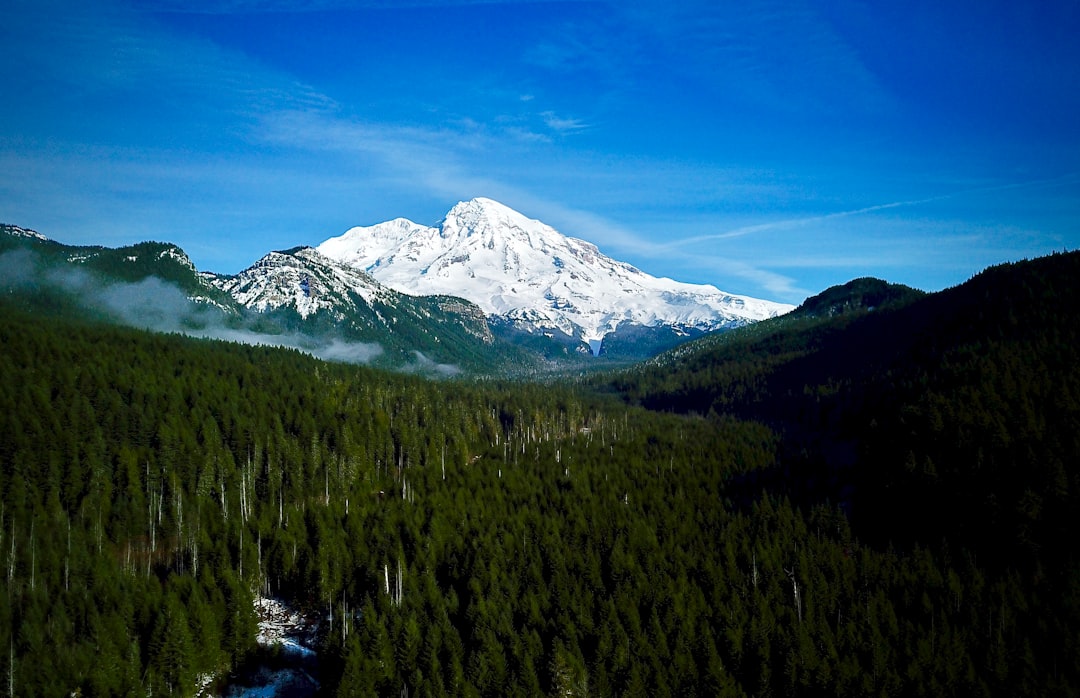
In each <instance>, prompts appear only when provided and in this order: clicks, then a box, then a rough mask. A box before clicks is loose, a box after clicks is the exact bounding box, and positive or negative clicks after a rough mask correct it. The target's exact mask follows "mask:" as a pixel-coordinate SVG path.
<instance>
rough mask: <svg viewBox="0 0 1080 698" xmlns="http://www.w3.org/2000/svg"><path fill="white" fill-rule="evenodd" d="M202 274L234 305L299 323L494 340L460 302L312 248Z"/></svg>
mask: <svg viewBox="0 0 1080 698" xmlns="http://www.w3.org/2000/svg"><path fill="white" fill-rule="evenodd" d="M202 276H203V278H205V279H207V280H208V281H209V282H210V283H211V284H213V285H214V286H215V287H217V288H219V289H221V290H222V291H224V292H226V293H227V294H229V295H230V296H232V298H233V299H234V300H235V301H236V302H237V303H238V304H240V305H242V306H244V307H245V308H248V309H250V310H254V311H256V312H259V313H267V312H274V311H280V310H285V311H292V312H295V313H296V315H298V316H299V318H300V319H301V320H303V321H306V320H309V319H326V318H328V319H330V320H331V321H332V322H333V323H339V324H346V325H350V326H351V329H352V330H354V331H359V332H361V333H365V334H366V333H367V331H369V330H371V329H374V328H378V327H382V328H385V329H386V330H387V331H396V332H400V331H401V330H402V329H403V328H405V327H406V326H409V327H412V328H418V327H422V326H424V325H425V324H426V325H427V326H428V329H430V331H431V332H432V333H434V335H435V340H434V341H436V342H437V341H438V339H437V334H438V331H439V328H440V327H441V326H444V325H446V324H447V323H450V324H454V325H457V326H460V328H462V329H464V331H465V332H467V333H468V334H469V335H471V336H472V337H473V338H474V339H478V340H480V341H481V342H484V343H490V342H491V341H492V337H491V333H490V330H489V329H488V326H487V323H486V322H485V320H484V316H483V313H482V312H480V311H479V309H478V308H476V307H475V306H473V305H471V304H469V303H466V302H463V301H462V300H461V299H460V298H457V297H446V296H433V297H429V298H416V297H413V296H409V295H406V294H403V293H399V292H398V291H395V290H393V289H391V288H388V287H387V286H385V285H383V284H381V283H379V282H378V281H376V280H375V279H373V278H372V277H371V276H370V275H369V274H367V273H366V272H364V271H361V270H359V269H356V268H355V267H351V266H349V265H346V264H342V263H340V262H336V261H334V260H332V259H329V258H327V257H325V256H324V255H322V254H320V253H319V251H318V250H316V249H315V248H312V247H296V248H293V249H291V250H284V251H280V252H271V253H269V254H267V255H265V256H264V257H263V258H262V259H260V260H259V261H257V262H256V263H255V264H253V265H252V266H250V267H248V268H247V269H245V270H243V271H242V272H240V273H239V274H236V275H234V276H222V275H218V274H213V273H209V272H204V273H203V274H202ZM315 316H321V317H320V318H316V317H315ZM443 329H444V330H445V329H446V328H445V327H443ZM416 331H419V330H416Z"/></svg>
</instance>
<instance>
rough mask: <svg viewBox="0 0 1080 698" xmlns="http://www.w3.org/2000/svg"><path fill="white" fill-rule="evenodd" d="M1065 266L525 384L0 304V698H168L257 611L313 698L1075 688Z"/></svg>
mask: <svg viewBox="0 0 1080 698" xmlns="http://www.w3.org/2000/svg"><path fill="white" fill-rule="evenodd" d="M1078 264H1080V262H1078V257H1077V256H1076V255H1057V256H1054V257H1050V258H1045V259H1041V260H1036V261H1034V262H1029V263H1022V264H1016V265H1009V266H1006V267H1000V268H995V269H991V270H988V271H987V272H985V273H984V274H982V275H980V276H979V277H977V278H975V279H973V280H972V281H971V282H969V283H968V284H965V285H963V286H960V287H957V288H955V289H951V290H949V291H946V292H943V293H940V294H930V295H925V296H923V295H922V294H918V293H916V292H912V291H910V289H908V290H904V289H897V288H893V287H888V286H879V285H878V284H876V283H869V284H867V283H860V284H856V285H855V286H853V287H851V288H849V289H846V290H845V289H837V290H832V292H831V294H830V295H829V296H828V297H827V298H825V299H824V300H822V302H820V303H816V304H815V303H808V304H807V306H805V307H804V308H803V312H802V313H801V314H800V313H799V312H798V311H797V312H796V314H794V315H793V316H792V317H789V318H778V319H777V320H773V321H769V322H768V323H761V324H759V325H755V326H751V327H748V328H744V329H742V330H739V331H736V332H734V333H727V334H725V335H721V336H719V337H707V338H704V339H702V340H700V343H698V344H691V345H687V346H686V347H682V348H680V349H677V350H675V351H676V352H678V354H677V356H673V357H666V358H663V359H662V360H658V361H656V362H654V363H651V364H649V365H643V366H640V367H637V368H635V369H633V370H631V371H628V372H623V373H620V374H617V375H614V376H608V377H604V378H602V379H600V378H590V379H589V380H587V381H584V380H583V381H578V382H575V383H547V384H530V383H501V382H496V381H485V382H465V381H442V382H431V381H426V380H423V379H420V378H417V377H412V376H406V375H400V374H391V373H385V372H381V371H377V370H375V369H370V368H363V367H355V366H347V365H342V364H328V363H324V362H321V361H318V360H316V359H314V358H312V357H310V356H307V355H304V354H301V353H299V352H297V351H290V350H283V349H274V348H267V347H251V346H244V345H238V344H227V343H222V342H214V341H209V340H197V339H192V338H188V337H182V336H179V335H153V334H148V333H144V332H140V331H137V330H132V329H124V328H118V327H114V326H109V325H105V324H101V323H97V322H95V321H93V320H88V321H82V320H79V319H77V318H75V317H72V314H59V315H58V314H52V313H46V312H43V311H42V309H41V308H35V309H33V310H26V309H25V308H24V307H21V306H19V305H17V304H14V303H12V302H11V300H10V298H5V300H4V301H3V302H0V347H2V348H0V376H2V377H3V380H2V381H0V436H2V438H0V507H2V509H0V563H2V564H0V573H2V574H3V576H4V584H5V593H4V594H2V595H0V650H2V649H4V648H6V650H7V651H6V653H4V652H2V651H0V679H3V682H2V684H3V685H2V686H0V688H3V687H6V688H7V689H8V690H9V692H11V693H12V694H14V695H20V696H34V695H58V694H64V695H66V694H70V693H73V692H77V693H79V694H81V695H85V696H89V695H128V694H135V693H138V694H139V695H144V694H150V695H192V694H193V693H194V692H195V691H196V689H197V686H199V685H202V684H203V683H204V681H207V680H210V679H211V678H212V677H213V676H224V675H225V674H226V673H227V672H228V671H229V670H230V668H231V667H235V666H237V665H238V664H239V663H240V662H242V661H244V660H245V659H246V658H249V657H251V656H252V655H253V653H255V652H256V648H255V644H254V635H255V629H254V616H253V612H252V600H253V598H254V596H255V595H257V594H268V595H274V596H278V597H280V598H283V599H286V600H288V601H290V602H291V603H293V604H295V605H297V606H301V607H304V608H306V609H307V610H308V611H309V612H310V613H312V614H313V615H316V616H318V617H320V618H321V619H322V622H321V624H320V627H321V628H322V633H321V638H322V639H321V645H320V647H319V656H320V675H319V680H320V684H321V691H322V692H323V693H324V694H326V695H389V694H393V695H401V694H402V693H403V691H406V690H407V691H408V694H409V695H479V696H505V695H563V696H567V695H601V696H607V695H612V696H616V695H641V696H645V695H649V696H656V695H792V694H806V693H827V694H830V695H867V694H883V695H947V694H952V695H990V694H1003V693H1009V694H1022V695H1030V694H1059V695H1060V694H1072V693H1076V692H1078V686H1080V682H1078V679H1080V677H1078V669H1077V666H1076V663H1075V658H1076V656H1078V651H1080V647H1078V643H1077V631H1076V628H1077V627H1080V617H1078V615H1080V603H1078V602H1080V598H1078V595H1077V591H1076V589H1077V585H1076V584H1075V580H1076V579H1077V578H1078V577H1077V574H1078V569H1077V563H1078V559H1077V550H1076V547H1075V543H1074V542H1073V541H1075V540H1077V536H1076V534H1077V533H1078V530H1077V520H1076V514H1075V513H1074V512H1076V511H1077V508H1076V506H1075V505H1076V501H1075V499H1076V496H1077V495H1076V492H1077V486H1078V484H1080V483H1077V473H1076V469H1075V464H1076V462H1077V456H1078V455H1080V444H1078V442H1077V438H1078V437H1077V434H1078V433H1080V429H1077V427H1078V426H1080V425H1078V423H1077V422H1078V414H1080V406H1078V403H1077V396H1078V391H1077V389H1078V387H1080V386H1078V381H1077V378H1078V374H1077V368H1076V358H1077V357H1076V346H1077V343H1076V340H1077V339H1078V338H1077V337H1076V334H1077V332H1078V331H1080V330H1078V328H1080V323H1078V322H1077V321H1076V320H1077V318H1076V313H1077V310H1076V308H1077V305H1076V293H1077V290H1076V284H1075V281H1074V279H1077V278H1080V275H1078V274H1077V271H1080V269H1077V266H1078ZM819 300H821V299H819ZM871 308H872V309H871ZM5 654H6V656H5ZM211 683H212V681H211Z"/></svg>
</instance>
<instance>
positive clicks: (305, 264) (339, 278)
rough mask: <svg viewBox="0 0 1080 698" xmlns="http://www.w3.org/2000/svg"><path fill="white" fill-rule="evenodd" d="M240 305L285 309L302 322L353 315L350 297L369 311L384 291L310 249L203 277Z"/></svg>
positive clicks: (274, 255)
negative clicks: (348, 312) (349, 311)
mask: <svg viewBox="0 0 1080 698" xmlns="http://www.w3.org/2000/svg"><path fill="white" fill-rule="evenodd" d="M203 276H204V277H205V278H207V279H209V280H210V282H211V283H213V284H214V285H215V286H217V287H218V288H220V289H221V290H223V291H225V292H226V293H228V294H229V295H231V296H232V297H233V298H234V299H236V302H237V303H239V304H240V305H243V306H246V307H248V308H251V309H252V310H256V311H259V312H263V311H267V310H276V309H278V308H281V307H291V308H292V309H294V310H295V311H296V312H297V313H298V314H299V315H300V317H302V318H307V317H308V316H310V315H312V314H314V313H316V312H319V311H320V310H327V311H330V312H331V313H332V314H333V315H334V316H335V317H338V318H341V317H343V312H342V311H343V309H346V308H347V309H355V308H356V303H355V302H354V301H353V299H352V298H351V297H350V294H355V295H357V296H360V297H361V298H362V299H363V300H365V301H366V302H367V303H368V304H369V305H370V304H371V302H372V300H374V299H375V297H376V296H377V295H378V294H379V293H380V292H383V293H384V294H385V289H383V288H382V287H381V285H380V284H379V283H378V282H377V281H375V280H374V279H373V278H371V276H369V275H368V274H366V273H365V272H362V271H359V270H357V269H354V268H352V267H349V266H346V265H343V264H339V263H336V262H334V261H333V260H331V259H328V258H326V257H324V256H323V255H321V254H319V252H318V251H317V250H315V249H314V248H311V247H301V248H296V249H293V250H286V251H284V252H271V253H270V254H267V255H266V256H264V257H263V258H262V259H260V260H259V261H257V262H255V264H253V265H251V266H250V267H248V268H247V269H245V270H244V271H242V272H240V273H239V274H237V275H235V276H218V275H215V274H209V273H206V274H204V275H203Z"/></svg>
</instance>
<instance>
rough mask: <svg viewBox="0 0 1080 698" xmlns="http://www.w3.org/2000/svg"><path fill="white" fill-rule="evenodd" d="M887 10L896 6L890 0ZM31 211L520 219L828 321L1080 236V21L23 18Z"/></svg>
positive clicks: (186, 244) (0, 85)
mask: <svg viewBox="0 0 1080 698" xmlns="http://www.w3.org/2000/svg"><path fill="white" fill-rule="evenodd" d="M883 6H884V7H883ZM4 14H5V20H4V22H2V23H0V96H2V97H3V104H4V106H3V108H2V109H0V221H3V222H8V223H15V224H18V225H22V226H26V227H31V228H34V229H36V230H39V231H40V232H42V233H44V234H46V235H48V236H50V237H53V238H54V239H57V240H60V241H61V242H66V243H70V244H91V243H99V244H105V245H110V246H115V245H121V244H127V243H131V242H136V241H139V240H144V239H156V240H168V241H171V242H175V243H177V244H179V245H181V246H182V247H183V248H184V249H185V250H187V252H188V253H189V254H190V255H191V257H192V258H193V260H194V261H195V263H196V265H197V266H198V267H199V268H200V269H208V270H213V271H219V272H226V273H232V272H236V271H239V270H240V269H242V268H244V267H246V266H248V265H249V264H251V263H252V262H254V261H255V260H256V259H257V258H258V257H260V256H262V255H263V254H264V253H266V252H268V251H270V250H272V249H282V248H287V247H291V246H294V245H297V244H317V243H319V242H321V241H322V240H324V239H326V238H328V237H331V236H334V235H338V234H340V233H341V232H343V231H344V230H346V229H347V228H349V227H351V226H354V225H370V224H373V223H377V222H380V221H383V220H388V219H391V218H395V217H399V216H402V217H406V218H410V219H412V220H414V221H417V222H420V223H428V224H434V223H435V222H437V221H438V220H439V219H441V218H442V216H443V215H444V214H445V213H446V211H447V210H449V209H450V207H451V206H453V205H454V204H455V203H456V202H457V201H459V200H464V199H469V198H472V197H475V196H486V197H490V198H494V199H497V200H499V201H502V202H503V203H505V204H507V205H509V206H512V207H513V208H516V209H518V210H520V211H521V212H523V213H525V214H526V215H528V216H530V217H533V218H538V219H540V220H542V221H544V222H546V223H549V224H551V225H553V226H554V227H556V228H557V229H559V230H560V231H561V232H563V233H565V234H568V235H573V236H575V237H581V238H584V239H587V240H590V241H592V242H595V243H596V244H598V245H599V246H600V248H601V250H602V251H604V252H605V253H607V254H609V255H611V256H613V257H615V258H617V259H621V260H624V261H627V262H630V263H632V264H634V265H636V266H638V267H639V268H641V269H643V270H645V271H647V272H649V273H652V274H654V275H658V276H670V277H672V278H676V279H679V280H682V281H690V282H700V283H712V284H714V285H716V286H719V287H720V288H722V289H724V290H727V291H730V292H734V293H742V294H747V295H753V296H757V297H763V298H769V299H774V300H781V301H787V302H799V301H801V300H802V299H803V298H805V297H806V296H807V295H809V294H812V293H816V292H818V291H820V290H822V289H824V288H826V287H827V286H830V285H832V284H836V283H843V282H845V281H848V280H850V279H852V278H855V277H858V276H866V275H872V276H879V277H882V278H885V279H888V280H890V281H895V282H900V283H906V284H909V285H912V286H916V287H919V288H923V289H926V290H937V289H940V288H943V287H946V286H951V285H954V284H957V283H961V282H963V281H965V280H966V279H968V278H969V277H970V276H971V275H972V274H974V273H976V272H977V271H979V270H980V269H982V268H984V267H986V266H988V265H991V264H995V263H999V262H1004V261H1011V260H1017V259H1021V258H1025V257H1033V256H1038V255H1043V254H1048V253H1050V252H1053V251H1055V250H1063V249H1075V248H1076V247H1077V246H1078V242H1080V48H1078V45H1080V42H1078V41H1076V40H1075V37H1076V36H1080V4H1078V3H1077V2H1075V0H1049V1H1048V2H1043V3H1014V2H997V1H996V0H984V1H982V2H940V1H935V2H920V1H918V0H916V1H915V2H909V3H876V2H861V1H858V0H836V1H834V2H829V1H825V2H805V3H800V2H797V1H796V2H767V1H765V2H758V1H756V0H749V1H746V2H739V3H716V2H694V1H691V2H671V1H670V0H637V1H634V2H619V3H609V2H574V1H572V0H565V1H562V2H536V3H529V2H514V1H512V0H507V1H504V2H498V1H494V2H469V1H467V0H464V1H461V2H440V1H438V0H427V1H424V0H418V1H415V2H390V0H368V1H360V2H349V1H347V0H231V1H229V0H225V1H223V2H215V3H204V2H199V1H198V0H194V1H192V0H142V1H135V0H131V1H130V2H123V1H121V0H117V1H116V2H66V1H64V0H29V1H24V0H7V2H5V11H4Z"/></svg>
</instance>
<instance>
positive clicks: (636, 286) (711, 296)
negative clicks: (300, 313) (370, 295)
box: [317, 197, 791, 353]
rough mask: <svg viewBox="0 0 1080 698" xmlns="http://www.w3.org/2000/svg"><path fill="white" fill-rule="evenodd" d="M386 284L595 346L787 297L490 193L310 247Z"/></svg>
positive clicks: (711, 323) (761, 314)
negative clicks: (647, 255)
mask: <svg viewBox="0 0 1080 698" xmlns="http://www.w3.org/2000/svg"><path fill="white" fill-rule="evenodd" d="M317 249H318V250H319V252H321V253H322V254H324V255H325V256H327V257H329V258H331V259H335V260H337V261H339V262H341V263H344V264H348V265H350V266H353V267H355V268H359V269H361V270H363V271H366V272H368V273H370V274H371V275H372V276H374V277H375V278H376V279H378V280H379V281H380V282H382V283H384V284H386V285H387V286H389V287H390V288H393V289H395V290H398V291H401V292H404V293H410V294H415V295H439V294H441V295H456V296H461V297H463V298H466V299H467V300H470V301H472V302H474V303H476V304H477V305H478V306H480V308H481V309H483V311H484V312H485V313H487V314H488V315H489V316H496V317H499V318H501V319H503V320H506V321H509V322H510V323H511V324H513V325H515V326H518V327H521V328H524V329H527V330H529V331H534V332H540V333H544V334H549V333H552V332H556V333H561V334H563V335H566V336H568V337H572V338H575V339H577V340H579V341H581V342H583V343H586V344H588V345H589V346H590V347H591V348H592V351H593V353H596V352H597V350H598V347H599V344H600V342H601V341H602V340H603V338H604V336H605V335H607V334H609V333H611V332H614V331H615V330H616V329H617V328H618V327H619V326H620V325H623V324H627V325H631V326H632V325H637V326H644V327H658V326H665V327H670V328H672V329H673V330H674V331H675V332H677V333H683V332H687V331H696V332H701V331H708V330H715V329H720V328H723V327H730V326H734V325H739V324H745V323H747V322H752V321H755V320H762V319H765V318H767V317H772V316H774V315H778V314H781V313H784V312H787V311H788V310H790V309H791V306H787V305H782V304H779V303H772V302H769V301H761V300H757V299H753V298H746V297H740V296H733V295H731V294H728V293H724V292H723V291H720V290H719V289H717V288H715V287H713V286H706V285H693V284H683V283H679V282H677V281H672V280H670V279H658V278H656V277H653V276H650V275H648V274H645V273H644V272H641V271H639V270H638V269H635V268H634V267H632V266H630V265H629V264H626V263H624V262H619V261H616V260H614V259H611V258H610V257H608V256H606V255H604V254H602V253H601V252H600V250H599V249H597V247H596V246H595V245H593V244H592V243H589V242H585V241H584V240H579V239H576V238H572V237H567V236H565V235H563V234H562V233H560V232H559V231H557V230H555V229H554V228H552V227H551V226H549V225H546V224H545V223H542V222H541V221H538V220H534V219H531V218H529V217H527V216H525V215H524V214H522V213H519V212H518V211H515V210H514V209H512V208H510V207H509V206H506V205H504V204H501V203H499V202H497V201H494V200H492V199H488V198H484V197H477V198H475V199H471V200H469V201H461V202H459V203H457V204H456V205H455V206H454V207H453V208H451V209H450V211H449V212H448V213H447V214H446V217H445V218H444V219H443V220H442V222H441V223H440V224H439V225H438V227H426V226H421V225H417V224H416V223H413V222H411V221H407V220H405V219H400V218H399V219H395V220H392V221H388V222H386V223H379V224H377V225H373V226H370V227H359V228H352V229H350V230H348V231H346V232H345V233H344V234H343V235H341V236H339V237H335V238H330V239H329V240H326V241H325V242H323V243H322V244H321V245H319V246H318V248H317Z"/></svg>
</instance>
